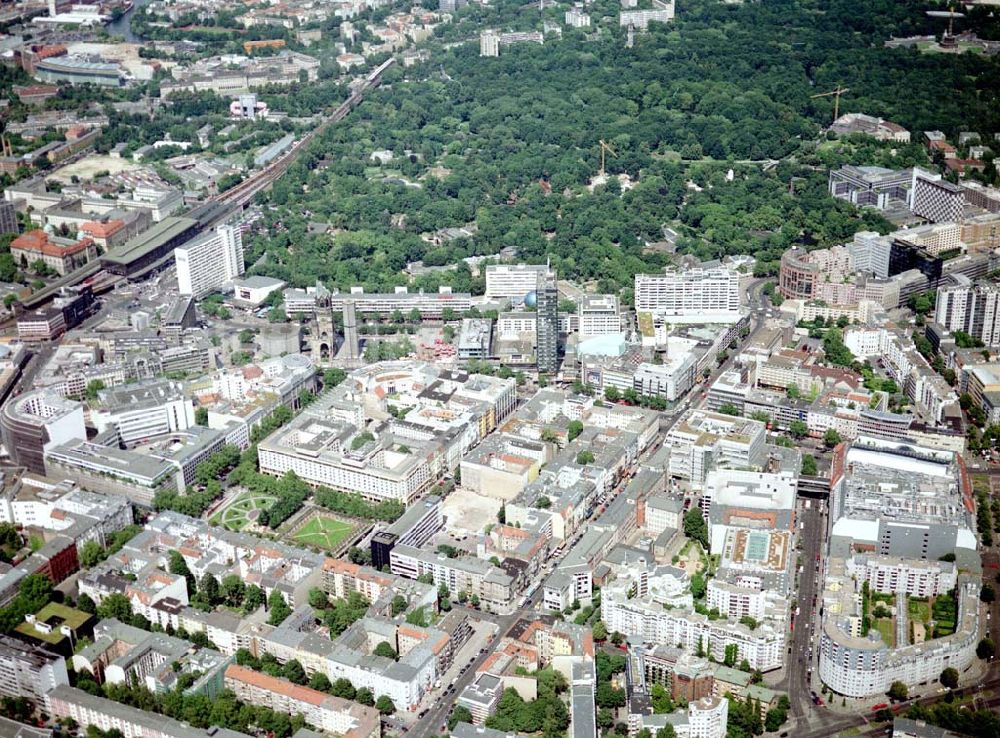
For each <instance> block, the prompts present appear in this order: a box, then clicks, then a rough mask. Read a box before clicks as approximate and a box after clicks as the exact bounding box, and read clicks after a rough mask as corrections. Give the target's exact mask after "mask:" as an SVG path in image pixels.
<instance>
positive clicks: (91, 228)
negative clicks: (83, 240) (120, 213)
mask: <svg viewBox="0 0 1000 738" xmlns="http://www.w3.org/2000/svg"><path fill="white" fill-rule="evenodd" d="M124 227H125V221H124V220H109V221H106V222H104V221H100V220H88V221H87V222H86V223H84V224H83V225H82V226H80V231H81V232H82V233H86V234H87V235H89V236H92V237H94V238H108V237H109V236H113V235H115V234H116V233H118V231H120V230H121V229H122V228H124Z"/></svg>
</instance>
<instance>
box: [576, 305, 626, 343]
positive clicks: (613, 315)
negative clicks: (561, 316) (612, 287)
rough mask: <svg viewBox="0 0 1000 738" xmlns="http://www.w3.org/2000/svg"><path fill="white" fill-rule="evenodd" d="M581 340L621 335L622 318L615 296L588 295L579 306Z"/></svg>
mask: <svg viewBox="0 0 1000 738" xmlns="http://www.w3.org/2000/svg"><path fill="white" fill-rule="evenodd" d="M577 315H578V316H579V318H580V340H581V341H585V340H587V339H588V338H593V337H594V336H607V335H609V334H613V333H621V330H622V316H621V312H620V310H619V307H618V298H617V297H616V296H615V295H587V296H585V297H584V298H583V299H582V300H581V301H580V304H579V305H577Z"/></svg>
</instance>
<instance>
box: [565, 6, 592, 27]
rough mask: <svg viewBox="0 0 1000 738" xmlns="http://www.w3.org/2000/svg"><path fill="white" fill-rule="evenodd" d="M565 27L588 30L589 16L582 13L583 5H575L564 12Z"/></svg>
mask: <svg viewBox="0 0 1000 738" xmlns="http://www.w3.org/2000/svg"><path fill="white" fill-rule="evenodd" d="M566 25H567V26H569V27H571V28H590V16H589V15H588V14H587V13H586V12H584V10H583V3H575V4H574V5H573V7H572V8H570V9H569V10H567V11H566Z"/></svg>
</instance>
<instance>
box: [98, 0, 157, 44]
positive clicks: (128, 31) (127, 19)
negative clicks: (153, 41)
mask: <svg viewBox="0 0 1000 738" xmlns="http://www.w3.org/2000/svg"><path fill="white" fill-rule="evenodd" d="M150 2H151V0H133V5H132V9H131V10H129V11H128V12H127V13H125V14H124V15H123V16H122V17H121V18H119V19H118V20H116V21H114V22H113V23H109V24H108V33H109V34H111V35H112V36H122V37H123V38H124V39H125V40H126V41H127V42H128V43H130V44H139V43H142V39H141V38H139V37H138V36H136V35H135V34H134V33H132V16H133V15H134V14H135V12H136V11H137V10H138V9H139V8H142V7H144V6H146V5H149V3H150Z"/></svg>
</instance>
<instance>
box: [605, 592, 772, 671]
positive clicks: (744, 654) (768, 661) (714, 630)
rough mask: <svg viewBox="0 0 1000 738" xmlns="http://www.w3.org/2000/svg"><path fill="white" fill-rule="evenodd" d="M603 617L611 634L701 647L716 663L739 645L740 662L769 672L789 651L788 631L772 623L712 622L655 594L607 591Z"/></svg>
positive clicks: (692, 649) (691, 649) (693, 649)
mask: <svg viewBox="0 0 1000 738" xmlns="http://www.w3.org/2000/svg"><path fill="white" fill-rule="evenodd" d="M601 620H603V621H604V623H605V625H607V627H608V631H609V632H614V631H617V632H619V633H622V634H623V635H625V636H628V637H638V638H641V639H642V640H643V641H645V642H647V643H667V644H680V647H681V648H683V649H684V650H686V651H688V652H690V653H695V652H697V651H698V647H699V645H700V646H701V648H702V650H703V651H704V652H705V653H706V654H710V655H711V656H712V657H714V658H715V659H716V660H717V661H722V660H723V659H725V656H726V646H730V645H735V646H736V648H737V661H741V660H743V659H746V660H747V661H748V662H749V663H750V668H751V669H759V670H760V671H770V670H772V669H778V668H780V667H781V665H782V663H783V661H784V655H785V635H786V634H785V633H784V631H783V630H779V629H777V628H775V627H774V626H772V625H771V624H770V623H767V622H765V623H763V624H761V625H758V626H757V628H756V629H755V630H752V631H751V630H750V629H749V628H748V627H747V626H746V625H743V624H742V623H738V622H731V621H729V620H709V619H708V616H706V615H700V614H698V613H696V612H693V611H690V610H682V609H673V610H667V609H665V608H664V607H663V605H662V604H660V603H659V602H656V601H653V600H652V599H650V598H640V597H633V598H632V599H628V598H627V597H626V596H624V595H623V596H618V595H617V594H616V593H612V592H609V591H608V588H605V589H604V590H602V594H601Z"/></svg>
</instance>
